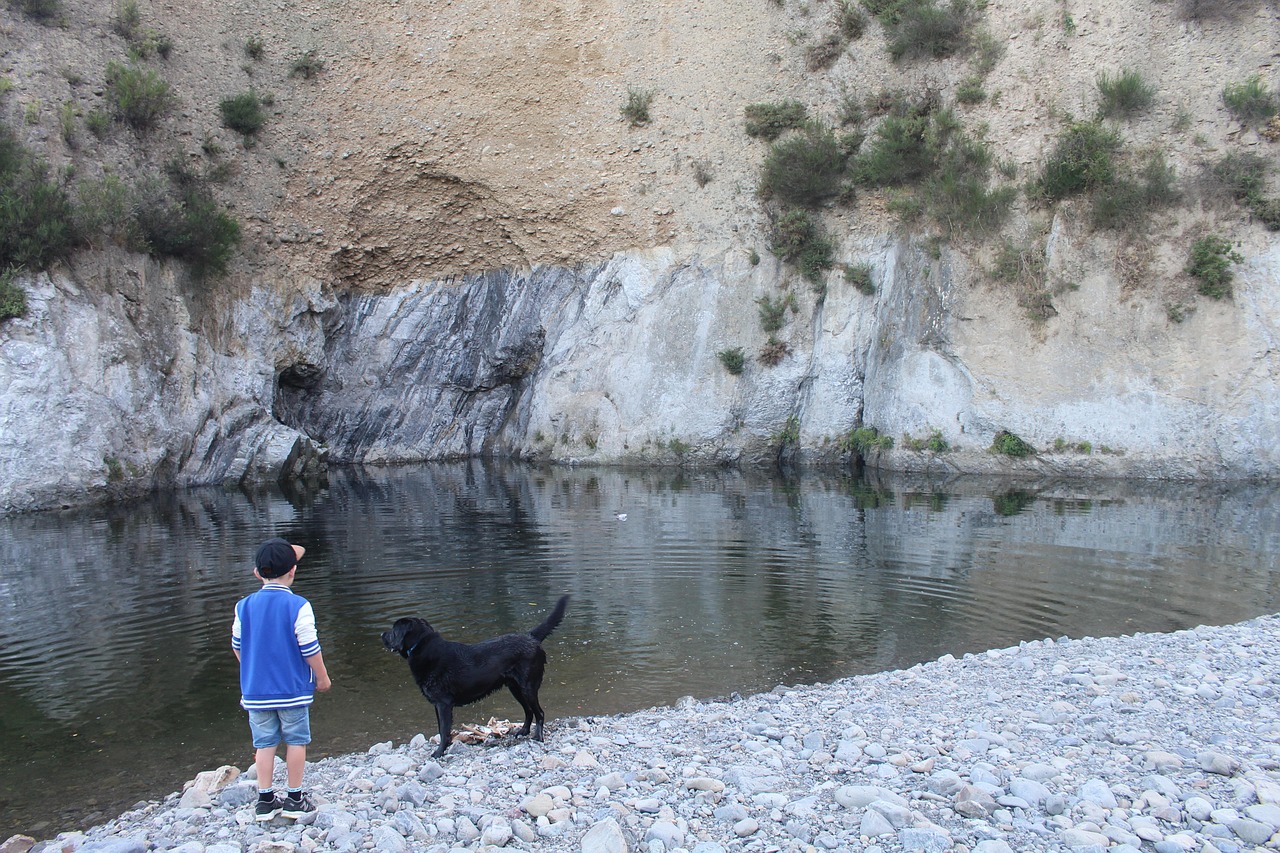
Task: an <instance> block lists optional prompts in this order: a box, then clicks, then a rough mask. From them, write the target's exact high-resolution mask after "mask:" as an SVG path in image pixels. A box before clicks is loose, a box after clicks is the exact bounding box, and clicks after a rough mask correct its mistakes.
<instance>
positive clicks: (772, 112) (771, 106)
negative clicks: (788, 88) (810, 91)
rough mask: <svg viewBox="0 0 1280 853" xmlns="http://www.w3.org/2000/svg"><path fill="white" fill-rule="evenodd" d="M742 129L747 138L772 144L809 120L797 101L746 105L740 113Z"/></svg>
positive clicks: (806, 112)
mask: <svg viewBox="0 0 1280 853" xmlns="http://www.w3.org/2000/svg"><path fill="white" fill-rule="evenodd" d="M742 113H743V119H744V123H743V128H744V129H745V130H746V132H747V136H750V137H753V138H755V139H763V140H765V141H766V142H772V141H773V140H775V139H777V138H778V137H779V136H781V135H782V134H783V133H785V132H786V131H788V130H792V129H793V128H797V127H801V126H803V125H804V123H805V122H806V121H808V118H809V111H808V109H807V108H806V107H805V105H804V104H802V103H800V102H799V101H790V100H788V101H780V102H777V103H764V104H748V105H747V106H746V107H745V108H744V109H743V111H742Z"/></svg>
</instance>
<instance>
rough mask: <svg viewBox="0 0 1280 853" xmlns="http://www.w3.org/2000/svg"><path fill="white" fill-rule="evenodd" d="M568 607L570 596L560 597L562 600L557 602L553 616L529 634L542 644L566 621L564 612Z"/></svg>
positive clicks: (552, 612) (544, 620)
mask: <svg viewBox="0 0 1280 853" xmlns="http://www.w3.org/2000/svg"><path fill="white" fill-rule="evenodd" d="M568 606H569V596H567V595H562V596H560V600H559V601H557V602H556V607H555V610H552V611H551V615H550V616H548V617H547V618H546V619H543V620H542V624H541V625H539V626H538V627H537V628H534V629H533V630H532V631H530V632H529V633H530V634H532V635H533V638H534V639H535V640H537V641H538V642H539V643H541V642H542V641H543V640H545V639H546V638H547V637H550V636H551V632H552V631H554V630H555V629H556V626H557V625H559V624H560V623H561V622H563V621H564V610H565V608H566V607H568Z"/></svg>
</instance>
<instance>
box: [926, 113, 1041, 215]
mask: <svg viewBox="0 0 1280 853" xmlns="http://www.w3.org/2000/svg"><path fill="white" fill-rule="evenodd" d="M990 173H991V152H990V149H989V148H988V147H987V146H986V145H985V144H983V143H980V142H978V141H976V140H972V139H968V138H965V137H963V136H960V135H957V136H956V137H955V138H954V139H952V140H951V141H950V143H949V144H947V145H946V146H945V147H944V148H943V149H942V151H941V154H940V155H939V156H938V157H937V167H936V168H935V169H934V171H933V173H932V174H930V175H929V176H928V177H927V178H926V179H925V181H924V187H923V189H922V191H921V200H922V203H923V207H924V210H925V212H927V213H928V214H929V216H931V217H932V218H933V219H934V221H936V222H937V223H938V224H939V225H940V226H942V228H943V229H944V230H945V231H946V232H947V233H949V234H953V235H954V234H957V233H960V232H968V233H973V234H988V233H991V232H994V231H996V230H998V229H999V228H1000V226H1001V225H1002V224H1003V223H1004V220H1005V218H1006V217H1007V216H1008V213H1009V210H1010V208H1011V207H1012V205H1013V201H1014V198H1015V197H1016V195H1017V189H1016V188H1015V187H1012V186H1004V187H992V186H991V185H990V181H989V176H990Z"/></svg>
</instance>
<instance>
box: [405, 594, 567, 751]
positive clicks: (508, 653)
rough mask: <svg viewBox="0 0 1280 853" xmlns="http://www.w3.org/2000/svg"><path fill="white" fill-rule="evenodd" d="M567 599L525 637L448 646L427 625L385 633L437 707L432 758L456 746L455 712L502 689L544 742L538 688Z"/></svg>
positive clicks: (419, 622) (417, 622)
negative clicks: (437, 740)
mask: <svg viewBox="0 0 1280 853" xmlns="http://www.w3.org/2000/svg"><path fill="white" fill-rule="evenodd" d="M568 603H569V596H567V595H562V596H561V597H560V600H559V601H557V602H556V606H555V609H554V610H552V611H551V615H550V616H548V617H547V618H546V619H545V620H543V622H542V624H541V625H539V626H538V627H536V628H534V629H533V630H532V631H530V632H529V633H527V634H504V635H503V636H501V637H494V638H493V639H491V640H485V641H484V642H481V643H475V644H467V643H455V642H452V641H450V640H446V639H445V638H444V637H442V636H440V634H438V633H437V632H436V629H434V628H432V627H431V626H430V625H428V624H427V623H426V621H425V620H423V619H397V620H396V623H395V624H394V625H392V626H391V630H390V631H383V632H382V644H383V645H384V646H386V647H387V648H388V649H390V650H391V651H393V652H395V653H396V654H398V655H400V656H401V657H402V658H404V659H405V660H407V661H409V671H410V672H411V673H413V680H414V681H416V682H417V683H418V689H420V690H421V691H422V695H423V696H425V697H427V701H428V702H430V703H431V704H432V705H434V706H435V709H436V723H437V724H438V725H439V726H440V746H439V747H437V748H436V751H435V752H434V753H432V755H433V757H435V758H439V757H440V756H441V755H444V751H445V750H446V749H448V748H449V744H450V743H451V742H452V740H453V732H452V729H453V708H454V706H455V705H470V704H471V703H472V702H478V701H479V700H481V699H483V698H484V697H486V696H488V695H489V694H490V693H492V692H493V691H495V690H497V689H498V688H500V687H502V686H504V685H505V686H506V687H507V689H508V690H510V691H511V695H512V696H514V697H516V701H517V702H519V703H520V707H521V708H523V709H524V728H522V729H521V730H520V734H522V735H526V736H527V735H528V734H529V726H530V724H532V723H534V722H535V721H536V722H537V728H536V729H534V734H533V737H534V739H535V740H542V724H543V722H544V721H545V720H546V715H545V714H544V713H543V712H542V706H541V705H539V704H538V688H539V687H541V686H542V673H543V671H544V670H545V668H546V664H547V653H546V652H544V651H543V650H542V641H543V640H545V639H546V638H547V637H548V636H550V634H551V632H552V631H554V630H555V629H556V626H557V625H559V624H560V622H561V621H562V620H563V619H564V611H565V607H566V606H567V605H568Z"/></svg>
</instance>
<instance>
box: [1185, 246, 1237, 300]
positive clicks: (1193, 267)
mask: <svg viewBox="0 0 1280 853" xmlns="http://www.w3.org/2000/svg"><path fill="white" fill-rule="evenodd" d="M1243 260H1244V256H1243V255H1241V254H1240V253H1239V252H1237V251H1235V250H1234V249H1232V248H1231V242H1230V241H1229V240H1226V239H1224V238H1222V237H1219V236H1217V235H1216V234H1208V235H1206V236H1204V237H1201V238H1200V239H1199V240H1196V241H1195V242H1194V243H1192V244H1191V255H1190V257H1189V258H1188V260H1187V268H1186V269H1187V273H1188V274H1189V275H1190V276H1191V277H1192V278H1194V279H1195V280H1196V281H1197V287H1196V289H1197V290H1199V291H1200V292H1201V293H1203V294H1204V295H1205V296H1208V297H1209V298H1211V299H1229V298H1230V297H1231V279H1232V274H1231V265H1232V264H1233V263H1236V264H1238V263H1240V262H1241V261H1243Z"/></svg>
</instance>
